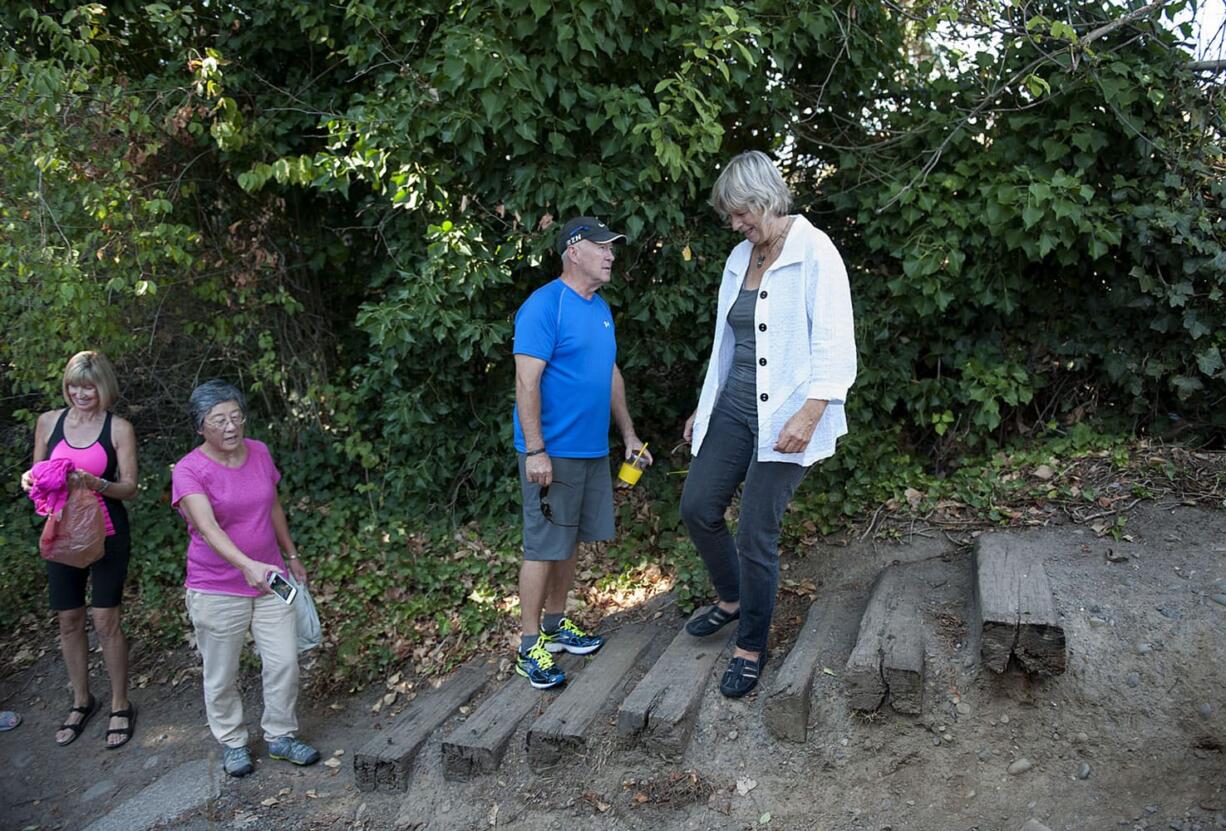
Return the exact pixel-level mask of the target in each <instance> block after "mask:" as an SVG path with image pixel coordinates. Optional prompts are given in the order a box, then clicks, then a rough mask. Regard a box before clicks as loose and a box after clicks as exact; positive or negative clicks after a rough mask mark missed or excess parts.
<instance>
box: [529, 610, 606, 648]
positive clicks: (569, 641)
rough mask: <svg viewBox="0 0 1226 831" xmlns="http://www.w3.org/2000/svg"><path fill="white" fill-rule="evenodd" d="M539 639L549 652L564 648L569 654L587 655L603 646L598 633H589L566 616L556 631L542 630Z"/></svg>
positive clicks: (602, 639) (602, 640)
mask: <svg viewBox="0 0 1226 831" xmlns="http://www.w3.org/2000/svg"><path fill="white" fill-rule="evenodd" d="M541 640H543V641H544V642H545V648H546V649H548V650H549V651H550V652H561V651H562V650H566V651H567V652H569V653H570V654H571V655H588V654H590V653H592V652H595V651H596V650H597V649H600V647H602V646H604V638H602V637H601V636H600V635H589V634H588V633H587V632H584V631H583V630H582V629H580V628H579V627H578V626H576V625H575V624H574V621H572V620H571V619H570V618H568V617H564V618H562V622H561V623H560V624H559V625H558V631H556V632H542V633H541Z"/></svg>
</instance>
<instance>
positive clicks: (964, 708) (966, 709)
mask: <svg viewBox="0 0 1226 831" xmlns="http://www.w3.org/2000/svg"><path fill="white" fill-rule="evenodd" d="M957 710H958V715H960V716H969V715H970V714H971V705H969V704H967V703H966V702H965V701H959V702H958V707H957Z"/></svg>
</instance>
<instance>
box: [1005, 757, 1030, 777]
mask: <svg viewBox="0 0 1226 831" xmlns="http://www.w3.org/2000/svg"><path fill="white" fill-rule="evenodd" d="M1032 767H1034V765H1033V764H1032V763H1031V761H1030V760H1029V759H1027V758H1026V757H1025V756H1023V757H1022V758H1020V759H1018V760H1017V761H1016V762H1014V763H1013V764H1011V765H1009V775H1010V776H1017V775H1018V774H1019V773H1025V772H1026V771H1028V770H1030V769H1031V768H1032Z"/></svg>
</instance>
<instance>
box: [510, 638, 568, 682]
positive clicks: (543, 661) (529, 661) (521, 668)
mask: <svg viewBox="0 0 1226 831" xmlns="http://www.w3.org/2000/svg"><path fill="white" fill-rule="evenodd" d="M515 672H516V674H517V675H522V676H524V677H525V678H527V679H528V683H529V684H531V685H532V686H533V687H535V688H536V689H538V690H547V689H549V688H550V687H557V686H559V685H561V684H565V683H566V673H565V672H563V671H562V668H561V667H560V666H558V665H557V664H555V663H554V661H553V656H552V655H550V654H549V650H548V649H546V648H545V635H543V634H542V635H541V636H540V637H538V638H537V639H536V643H534V644H532V646H531V647H529V648H528V651H527V652H519V651H516V653H515Z"/></svg>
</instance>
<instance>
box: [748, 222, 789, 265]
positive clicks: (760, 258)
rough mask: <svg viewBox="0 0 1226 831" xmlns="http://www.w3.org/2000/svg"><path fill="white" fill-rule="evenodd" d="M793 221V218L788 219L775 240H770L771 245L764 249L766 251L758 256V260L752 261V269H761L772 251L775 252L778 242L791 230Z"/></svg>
mask: <svg viewBox="0 0 1226 831" xmlns="http://www.w3.org/2000/svg"><path fill="white" fill-rule="evenodd" d="M793 219H794V218H789V219H788V224H787V225H785V226H784V228H783V230H782V231H780V232H779V233H778V234H776V235H775V238H774V239H773V240H771V244H770V245H768V246H767V247H766V250H765V251H763V252H762V253H760V254H759V255H758V259H756V260H754V268H761V267H762V263H764V262H766V258H767V257H769V256H770V255H771V252H772V251H774V250H775V246H776V245H778V244H779V241H780V240H782V239H783V238H784V237H786V236H787V235H788V231H790V230H792V221H793Z"/></svg>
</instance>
